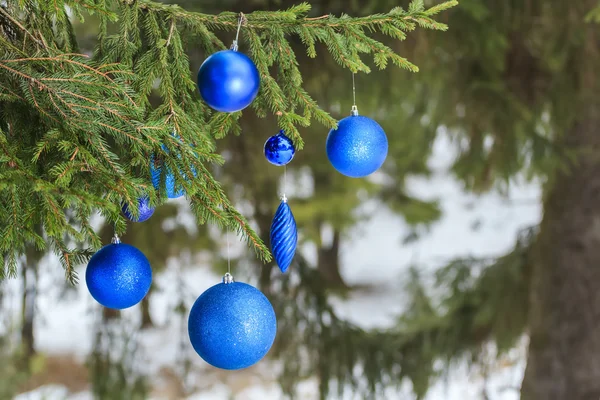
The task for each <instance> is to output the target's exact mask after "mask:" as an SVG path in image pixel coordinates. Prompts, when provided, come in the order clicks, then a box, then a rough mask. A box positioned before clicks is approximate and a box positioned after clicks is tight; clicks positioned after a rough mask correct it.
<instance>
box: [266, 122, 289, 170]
mask: <svg viewBox="0 0 600 400" xmlns="http://www.w3.org/2000/svg"><path fill="white" fill-rule="evenodd" d="M264 151H265V157H266V158H267V161H269V162H270V163H271V164H275V165H285V164H287V163H289V162H290V161H292V158H294V154H295V153H296V149H295V148H294V143H293V142H292V139H290V138H289V137H287V136H286V135H285V133H284V132H283V130H281V131H279V133H278V134H277V135H273V136H271V137H270V138H268V139H267V141H266V142H265V148H264Z"/></svg>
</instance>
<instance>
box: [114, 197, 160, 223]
mask: <svg viewBox="0 0 600 400" xmlns="http://www.w3.org/2000/svg"><path fill="white" fill-rule="evenodd" d="M121 210H122V211H123V214H124V215H125V217H126V218H127V219H129V220H130V221H133V222H144V221H147V220H148V219H150V217H151V216H152V214H154V207H152V206H151V205H150V199H149V198H148V196H142V197H140V198H139V199H138V210H139V218H135V217H134V216H133V214H132V213H131V212H130V211H129V206H128V205H127V203H123V206H122V207H121Z"/></svg>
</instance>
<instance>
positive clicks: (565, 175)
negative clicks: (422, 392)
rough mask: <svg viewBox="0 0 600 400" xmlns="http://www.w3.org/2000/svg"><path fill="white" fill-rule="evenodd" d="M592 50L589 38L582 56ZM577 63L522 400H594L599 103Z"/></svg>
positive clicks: (542, 246)
mask: <svg viewBox="0 0 600 400" xmlns="http://www.w3.org/2000/svg"><path fill="white" fill-rule="evenodd" d="M593 30H594V29H592V28H590V29H589V31H593ZM596 32H597V31H596ZM590 45H591V48H590V47H589V46H590ZM599 48H600V46H599V45H598V40H597V38H594V37H589V43H588V48H587V49H585V51H586V53H585V57H586V58H587V57H589V58H591V59H593V57H594V56H596V55H597V54H598V49H599ZM588 51H589V52H588ZM596 59H597V58H596ZM582 64H584V66H585V64H587V66H585V68H583V69H580V74H579V75H578V76H577V77H578V80H579V82H578V83H579V87H581V93H588V94H591V96H589V98H583V96H582V97H580V99H579V103H581V110H580V114H579V116H578V118H577V120H576V121H574V124H573V125H572V128H571V129H570V130H569V131H568V132H567V134H566V135H565V137H564V138H563V139H562V143H561V149H565V150H567V151H568V150H571V151H577V152H578V153H577V155H578V157H577V162H575V163H572V164H571V165H569V168H568V169H569V170H568V171H559V172H557V173H556V175H555V176H554V177H553V178H554V179H553V181H552V186H551V187H550V191H549V192H548V193H547V197H546V201H545V203H544V218H543V220H542V224H541V229H540V234H539V236H538V239H537V242H536V245H535V246H536V247H535V249H534V251H535V253H534V257H535V258H534V265H533V275H532V279H531V288H530V300H529V334H530V344H529V354H528V359H527V369H526V371H525V377H524V379H523V385H522V388H521V399H522V400H598V399H600V132H599V129H600V101H599V100H598V94H597V93H596V94H595V95H594V94H592V93H591V92H593V88H598V83H599V82H598V78H597V74H598V73H597V71H595V68H596V67H594V66H592V65H590V62H589V61H587V62H586V61H583V62H582ZM586 88H587V89H586Z"/></svg>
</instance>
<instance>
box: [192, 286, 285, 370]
mask: <svg viewBox="0 0 600 400" xmlns="http://www.w3.org/2000/svg"><path fill="white" fill-rule="evenodd" d="M188 333H189V336H190V342H191V343H192V346H193V347H194V350H196V352H197V353H198V354H199V355H200V357H202V358H203V359H204V361H206V362H207V363H209V364H210V365H212V366H214V367H217V368H222V369H229V370H233V369H242V368H246V367H249V366H251V365H253V364H256V363H257V362H258V361H260V360H261V359H262V358H263V357H264V356H265V355H266V354H267V352H268V351H269V349H270V348H271V346H272V345H273V341H274V340H275V334H276V333H277V319H276V317H275V311H274V310H273V306H272V305H271V303H270V302H269V300H268V299H267V298H266V297H265V295H264V294H262V293H261V291H260V290H258V289H256V288H255V287H253V286H250V285H248V284H246V283H241V282H230V283H219V284H217V285H215V286H212V287H211V288H209V289H208V290H207V291H205V292H204V293H202V294H201V295H200V297H198V299H197V300H196V302H195V303H194V305H193V307H192V309H191V310H190V316H189V320H188Z"/></svg>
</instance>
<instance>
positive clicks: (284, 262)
mask: <svg viewBox="0 0 600 400" xmlns="http://www.w3.org/2000/svg"><path fill="white" fill-rule="evenodd" d="M297 245H298V230H297V229H296V220H295V219H294V215H293V214H292V210H291V209H290V206H289V205H288V203H287V199H286V198H285V196H284V197H283V199H281V203H280V204H279V207H278V208H277V211H276V212H275V216H274V217H273V222H272V223H271V252H272V253H273V257H275V262H277V265H278V266H279V269H280V270H281V272H285V271H287V269H288V268H289V266H290V264H291V263H292V259H293V258H294V254H296V246H297Z"/></svg>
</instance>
